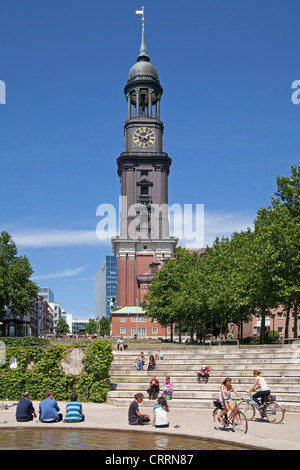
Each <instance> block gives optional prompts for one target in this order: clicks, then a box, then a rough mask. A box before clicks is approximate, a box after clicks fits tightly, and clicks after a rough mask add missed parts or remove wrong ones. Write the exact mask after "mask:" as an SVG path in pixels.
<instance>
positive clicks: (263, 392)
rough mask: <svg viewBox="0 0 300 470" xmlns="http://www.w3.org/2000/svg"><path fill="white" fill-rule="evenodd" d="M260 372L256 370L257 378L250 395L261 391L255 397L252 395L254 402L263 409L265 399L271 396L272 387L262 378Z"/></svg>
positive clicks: (255, 375) (254, 373)
mask: <svg viewBox="0 0 300 470" xmlns="http://www.w3.org/2000/svg"><path fill="white" fill-rule="evenodd" d="M260 374H261V372H260V370H254V371H253V375H254V377H255V380H254V384H253V387H251V388H250V390H249V392H248V393H251V392H254V391H255V390H259V391H258V392H256V393H255V394H254V395H252V398H253V400H254V401H255V403H257V405H258V406H261V408H263V406H264V402H265V398H266V397H268V396H269V395H270V394H271V391H270V387H269V386H268V384H267V382H266V380H265V379H264V377H261V375H260ZM258 398H261V403H260V402H259V400H258Z"/></svg>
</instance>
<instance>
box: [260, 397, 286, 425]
mask: <svg viewBox="0 0 300 470" xmlns="http://www.w3.org/2000/svg"><path fill="white" fill-rule="evenodd" d="M264 411H265V416H266V418H267V420H268V421H269V422H270V423H272V424H279V423H281V421H282V420H283V418H284V409H283V408H282V406H281V405H279V403H276V401H273V402H271V403H268V404H267V405H266V407H265V410H264Z"/></svg>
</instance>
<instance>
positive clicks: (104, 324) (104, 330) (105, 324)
mask: <svg viewBox="0 0 300 470" xmlns="http://www.w3.org/2000/svg"><path fill="white" fill-rule="evenodd" d="M99 324H100V335H101V336H104V335H109V334H110V321H109V320H108V319H107V318H106V317H101V318H100V322H99Z"/></svg>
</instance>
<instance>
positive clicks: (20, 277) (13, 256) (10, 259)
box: [0, 232, 38, 315]
mask: <svg viewBox="0 0 300 470" xmlns="http://www.w3.org/2000/svg"><path fill="white" fill-rule="evenodd" d="M17 252H18V250H17V247H16V244H15V242H14V241H13V240H12V237H11V236H10V235H9V234H8V233H7V232H2V233H1V234H0V309H3V308H4V307H5V306H7V307H8V308H9V309H10V311H11V312H12V313H18V314H20V315H25V314H27V313H31V311H32V302H33V298H34V297H35V296H36V294H37V291H38V288H37V286H36V284H35V283H34V282H33V281H31V279H30V276H31V275H32V274H33V270H32V267H31V265H30V263H29V260H28V258H27V257H26V256H17Z"/></svg>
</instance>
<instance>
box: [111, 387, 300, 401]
mask: <svg viewBox="0 0 300 470" xmlns="http://www.w3.org/2000/svg"><path fill="white" fill-rule="evenodd" d="M139 391H140V392H141V393H144V395H146V394H147V391H146V389H145V390H141V389H139ZM246 391H247V390H245V389H244V390H243V389H242V388H239V389H238V392H239V393H240V395H242V396H243V395H245V397H246V396H247V395H246ZM135 393H136V391H132V390H112V391H110V392H109V393H108V396H109V398H110V399H111V398H130V397H133V396H134V395H135ZM274 395H276V400H277V401H278V402H281V401H285V402H293V403H299V395H298V394H297V395H296V394H292V393H290V394H288V393H277V391H276V393H274ZM218 396H219V391H218V390H216V391H194V390H176V389H175V390H174V391H173V397H174V399H175V398H176V400H178V399H179V400H209V399H211V400H216V399H217V398H218Z"/></svg>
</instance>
